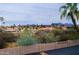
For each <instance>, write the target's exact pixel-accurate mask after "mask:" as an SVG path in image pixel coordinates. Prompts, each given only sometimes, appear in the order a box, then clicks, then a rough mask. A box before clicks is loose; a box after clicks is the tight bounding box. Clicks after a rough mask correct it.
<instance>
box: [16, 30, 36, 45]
mask: <svg viewBox="0 0 79 59" xmlns="http://www.w3.org/2000/svg"><path fill="white" fill-rule="evenodd" d="M32 35H33V34H32V32H31V30H25V31H23V32H22V33H20V38H18V39H17V41H16V44H17V45H18V46H28V45H33V44H36V43H37V40H36V38H34V37H33V36H32Z"/></svg>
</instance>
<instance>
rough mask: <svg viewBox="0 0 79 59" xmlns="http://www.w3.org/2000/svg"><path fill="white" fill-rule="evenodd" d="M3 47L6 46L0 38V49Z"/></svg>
mask: <svg viewBox="0 0 79 59" xmlns="http://www.w3.org/2000/svg"><path fill="white" fill-rule="evenodd" d="M5 46H6V43H5V41H4V40H3V39H2V38H0V49H2V48H4V47H5Z"/></svg>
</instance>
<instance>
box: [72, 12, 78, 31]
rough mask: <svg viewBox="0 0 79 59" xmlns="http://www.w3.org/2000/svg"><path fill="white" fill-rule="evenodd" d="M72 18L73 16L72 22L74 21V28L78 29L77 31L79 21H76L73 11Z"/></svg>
mask: <svg viewBox="0 0 79 59" xmlns="http://www.w3.org/2000/svg"><path fill="white" fill-rule="evenodd" d="M71 18H72V22H73V25H74V29H76V31H77V32H79V29H78V26H77V23H76V19H75V17H74V15H73V13H71Z"/></svg>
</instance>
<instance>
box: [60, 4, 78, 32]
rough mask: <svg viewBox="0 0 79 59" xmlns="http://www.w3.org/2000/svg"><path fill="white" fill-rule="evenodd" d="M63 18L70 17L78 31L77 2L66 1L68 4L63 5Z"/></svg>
mask: <svg viewBox="0 0 79 59" xmlns="http://www.w3.org/2000/svg"><path fill="white" fill-rule="evenodd" d="M60 11H61V16H60V17H61V19H62V18H63V17H66V18H68V19H69V18H70V19H71V20H72V22H73V25H74V29H76V30H77V31H78V26H77V23H76V21H77V20H78V19H79V11H78V8H77V3H66V5H64V6H61V8H60Z"/></svg>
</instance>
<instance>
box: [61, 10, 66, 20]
mask: <svg viewBox="0 0 79 59" xmlns="http://www.w3.org/2000/svg"><path fill="white" fill-rule="evenodd" d="M65 16H66V10H63V11H62V13H61V16H60V19H62V18H63V17H65Z"/></svg>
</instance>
